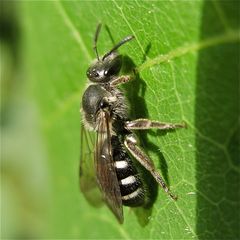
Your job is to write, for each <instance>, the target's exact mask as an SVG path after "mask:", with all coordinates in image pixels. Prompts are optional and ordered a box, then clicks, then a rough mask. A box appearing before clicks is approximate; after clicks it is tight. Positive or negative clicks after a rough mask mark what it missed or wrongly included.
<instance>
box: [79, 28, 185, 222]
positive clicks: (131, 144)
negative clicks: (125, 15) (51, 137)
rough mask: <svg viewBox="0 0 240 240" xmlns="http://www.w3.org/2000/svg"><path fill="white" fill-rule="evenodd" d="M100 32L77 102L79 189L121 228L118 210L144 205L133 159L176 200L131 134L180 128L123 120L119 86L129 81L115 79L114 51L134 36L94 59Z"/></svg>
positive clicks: (117, 67) (123, 103) (116, 61)
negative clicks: (79, 115) (105, 208)
mask: <svg viewBox="0 0 240 240" xmlns="http://www.w3.org/2000/svg"><path fill="white" fill-rule="evenodd" d="M100 29H101V24H99V25H98V26H97V29H96V32H95V36H94V44H93V49H94V51H95V54H96V57H97V58H96V60H95V61H94V62H93V63H92V64H91V65H90V67H89V68H88V70H87V72H86V74H87V78H88V80H89V81H90V84H88V87H87V89H86V90H85V92H84V94H83V96H82V106H81V113H82V120H83V126H82V128H81V156H80V158H81V159H80V189H81V191H82V192H83V194H84V196H85V198H86V199H87V200H88V201H89V202H90V203H91V204H92V205H95V206H98V201H97V199H98V198H99V199H101V200H103V201H104V202H105V203H106V204H107V205H108V207H109V208H110V210H111V211H112V212H113V213H114V215H115V216H116V217H117V219H118V221H119V222H120V223H123V219H124V217H123V205H125V206H129V207H138V206H144V204H146V201H147V194H146V191H145V188H144V184H143V179H142V178H141V177H140V175H139V174H138V170H137V168H136V167H135V165H134V164H133V160H134V159H135V160H136V161H138V162H139V163H140V164H141V165H142V166H143V167H144V168H145V169H146V170H147V171H149V172H150V174H151V175H152V176H153V178H154V179H155V180H156V182H157V183H158V184H159V185H160V186H161V187H162V188H163V190H164V191H165V192H166V193H167V194H168V195H169V196H170V197H171V198H172V199H174V200H176V199H177V197H176V196H175V195H174V194H173V193H171V192H170V189H169V188H168V186H167V185H166V183H165V182H164V180H163V178H162V177H161V175H160V174H159V172H158V171H157V170H156V168H155V167H154V165H153V163H152V161H151V160H150V158H149V157H148V155H147V154H145V153H144V151H143V150H142V149H141V148H140V147H139V146H138V140H137V138H136V136H135V134H134V132H133V131H135V130H146V129H153V128H156V129H164V130H165V129H176V128H182V127H185V124H184V123H183V124H171V123H162V122H159V121H151V120H148V119H136V120H130V119H129V116H128V106H127V103H126V100H125V98H124V94H123V92H122V91H121V90H120V89H119V85H121V84H124V83H127V82H129V81H131V80H132V79H133V77H131V76H130V75H121V76H119V73H120V70H121V66H122V56H121V55H120V54H118V52H117V49H118V48H119V47H120V46H122V45H124V44H126V43H128V42H129V41H131V40H133V39H134V36H132V35H130V36H127V37H125V38H123V39H122V40H121V41H120V42H119V43H117V44H116V45H115V46H114V47H113V48H112V49H111V50H110V51H108V52H107V53H105V54H104V55H103V56H101V57H100V56H99V55H98V50H97V40H98V36H99V32H100ZM94 133H95V134H94ZM92 148H94V149H95V150H94V152H93V151H92ZM93 159H94V160H93ZM96 187H97V188H96ZM97 196H98V197H97Z"/></svg>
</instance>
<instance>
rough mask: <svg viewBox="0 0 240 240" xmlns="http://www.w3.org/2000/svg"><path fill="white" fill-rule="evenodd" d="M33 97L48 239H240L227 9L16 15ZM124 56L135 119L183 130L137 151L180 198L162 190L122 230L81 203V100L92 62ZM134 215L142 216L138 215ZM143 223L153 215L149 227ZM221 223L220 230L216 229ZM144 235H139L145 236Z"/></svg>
mask: <svg viewBox="0 0 240 240" xmlns="http://www.w3.org/2000/svg"><path fill="white" fill-rule="evenodd" d="M22 9H23V12H22V15H23V18H24V19H23V26H24V31H25V35H24V36H25V49H26V54H25V56H26V59H25V62H26V65H27V66H28V68H29V69H30V70H31V75H30V76H31V78H29V81H28V82H29V92H30V94H31V95H32V96H33V98H34V100H35V101H36V102H37V104H38V107H39V109H40V111H41V116H42V119H41V120H42V131H43V135H44V137H45V139H46V145H47V147H48V152H49V156H48V158H49V169H50V171H51V176H52V178H51V183H50V184H51V186H52V189H53V191H52V192H53V194H52V195H53V196H52V206H51V210H50V216H51V217H50V219H49V225H50V226H51V227H50V229H49V232H48V233H46V235H47V236H52V237H54V238H69V239H70V238H95V239H108V238H111V239H114V238H115V239H116V238H119V239H120V238H121V239H144V238H146V239H193V238H198V237H199V238H202V239H207V238H208V239H219V238H225V239H226V238H229V239H230V238H236V237H237V235H238V234H239V233H238V230H237V227H236V226H237V217H238V216H236V213H235V210H234V209H237V208H238V209H239V194H240V193H239V189H238V186H237V183H238V182H239V173H240V169H239V149H237V146H239V144H238V140H239V138H238V136H239V134H237V130H238V129H239V125H238V120H237V119H238V110H239V109H238V104H237V102H238V97H239V96H238V92H237V89H238V84H239V82H238V79H239V73H238V68H239V57H238V55H237V50H236V49H237V48H239V19H237V10H236V9H237V8H236V7H234V2H231V1H228V2H219V1H205V2H204V1H181V2H180V1H156V2H155V1H149V2H147V1H144V2H142V1H96V2H95V1H71V2H66V1H63V2H61V1H54V2H50V1H49V2H25V3H23V4H22ZM98 22H102V23H103V24H104V25H105V26H107V27H108V28H104V27H103V29H102V31H101V33H100V36H99V41H98V47H99V52H100V53H101V54H103V53H105V52H106V51H107V50H109V49H110V48H111V47H112V46H113V42H115V43H116V42H118V41H119V40H121V39H122V38H123V37H125V36H127V35H131V34H133V35H134V36H135V38H136V39H135V41H131V42H129V43H128V44H126V45H124V46H123V47H121V49H119V52H121V53H122V54H124V55H127V56H128V57H129V58H130V59H131V62H132V63H134V65H135V66H136V67H137V71H138V74H139V78H138V82H136V81H135V82H134V83H131V84H129V85H128V86H127V87H125V88H124V90H125V91H126V96H127V98H128V100H129V101H130V105H131V115H132V116H133V115H134V116H136V117H147V118H150V119H153V120H160V121H163V122H173V123H175V122H182V121H185V122H186V123H187V124H188V129H181V130H178V131H176V132H168V133H166V132H164V133H160V132H159V131H149V132H144V133H142V134H141V135H140V140H141V143H142V145H143V146H144V147H145V149H146V151H147V153H148V154H149V155H150V156H151V158H152V160H153V162H154V163H155V165H156V166H157V168H159V171H160V172H161V173H162V175H163V176H164V177H165V179H166V180H167V181H168V183H169V184H170V186H171V189H172V191H174V192H176V193H177V194H178V197H179V199H178V201H177V202H173V201H172V200H171V199H170V198H169V197H168V196H167V195H166V194H165V193H164V192H163V191H162V189H160V188H159V190H158V193H157V194H158V195H157V199H156V201H155V203H154V205H153V208H152V209H151V210H149V211H142V212H143V214H142V213H138V211H135V210H132V209H128V208H125V210H124V215H125V222H124V224H123V225H119V224H118V222H117V221H116V219H115V218H114V216H113V215H112V213H111V212H110V211H109V210H108V209H107V208H106V207H103V208H100V209H95V208H92V207H91V206H90V205H89V204H88V203H87V202H86V201H85V199H84V198H83V196H82V195H81V193H80V192H79V186H78V169H79V161H78V160H79V156H80V153H79V151H80V149H79V146H80V144H79V141H80V116H79V107H80V101H81V95H82V93H83V91H84V89H85V85H86V75H85V72H86V69H87V68H88V66H89V64H90V62H91V61H92V60H93V59H94V58H95V56H94V52H93V50H92V40H93V35H94V32H95V28H96V25H97V23H98ZM139 212H140V211H139ZM148 214H149V215H148ZM216 221H217V222H216ZM143 225H144V226H143Z"/></svg>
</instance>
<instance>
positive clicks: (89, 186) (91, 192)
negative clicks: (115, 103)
mask: <svg viewBox="0 0 240 240" xmlns="http://www.w3.org/2000/svg"><path fill="white" fill-rule="evenodd" d="M80 137H81V139H80V169H79V181H80V189H81V191H82V193H83V194H84V197H85V198H86V199H87V201H88V202H89V203H90V204H91V205H93V206H94V207H99V206H100V205H101V203H103V201H102V195H101V193H100V190H99V187H98V184H97V175H96V169H95V165H94V147H95V142H96V133H95V132H90V131H87V130H86V129H85V128H84V126H83V124H82V126H81V135H80Z"/></svg>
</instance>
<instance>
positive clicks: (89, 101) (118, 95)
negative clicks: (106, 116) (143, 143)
mask: <svg viewBox="0 0 240 240" xmlns="http://www.w3.org/2000/svg"><path fill="white" fill-rule="evenodd" d="M103 99H104V100H105V101H106V102H107V103H108V105H109V108H108V109H109V113H110V118H111V119H110V120H111V123H112V125H113V129H114V127H117V128H119V127H121V126H120V125H121V124H120V123H121V122H123V121H124V120H126V119H127V112H128V110H127V105H126V103H125V99H124V96H123V94H122V92H121V91H120V90H119V89H117V88H112V87H110V86H109V85H106V84H102V85H99V84H92V85H89V86H88V88H87V89H86V91H85V93H84V95H83V97H82V109H81V111H82V116H83V123H84V125H85V127H86V128H87V129H89V130H95V131H97V128H98V126H97V122H98V121H97V115H98V114H97V113H99V111H101V102H102V100H103Z"/></svg>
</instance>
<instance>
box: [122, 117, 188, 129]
mask: <svg viewBox="0 0 240 240" xmlns="http://www.w3.org/2000/svg"><path fill="white" fill-rule="evenodd" d="M185 127H186V123H175V124H173V123H162V122H158V121H151V120H149V119H142V118H140V119H136V120H133V121H127V122H126V123H125V128H126V129H128V130H145V129H152V128H157V129H162V130H164V129H176V128H185Z"/></svg>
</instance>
